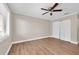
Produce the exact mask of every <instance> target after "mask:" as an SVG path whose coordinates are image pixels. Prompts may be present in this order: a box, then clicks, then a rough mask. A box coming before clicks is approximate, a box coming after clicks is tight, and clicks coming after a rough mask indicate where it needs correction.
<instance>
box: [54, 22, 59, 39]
mask: <svg viewBox="0 0 79 59" xmlns="http://www.w3.org/2000/svg"><path fill="white" fill-rule="evenodd" d="M59 23H60V22H59V21H55V22H53V37H55V38H59Z"/></svg>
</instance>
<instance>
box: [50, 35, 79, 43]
mask: <svg viewBox="0 0 79 59" xmlns="http://www.w3.org/2000/svg"><path fill="white" fill-rule="evenodd" d="M50 37H53V36H50ZM53 38H55V37H53ZM56 39H58V38H56ZM60 40H62V39H60ZM63 41H67V42H70V43H73V44H78V43H79V42H74V41H68V40H63Z"/></svg>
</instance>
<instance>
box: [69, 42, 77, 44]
mask: <svg viewBox="0 0 79 59" xmlns="http://www.w3.org/2000/svg"><path fill="white" fill-rule="evenodd" d="M69 42H71V43H73V44H78V42H74V41H69Z"/></svg>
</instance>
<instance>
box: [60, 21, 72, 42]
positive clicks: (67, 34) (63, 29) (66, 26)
mask: <svg viewBox="0 0 79 59" xmlns="http://www.w3.org/2000/svg"><path fill="white" fill-rule="evenodd" d="M60 39H62V40H65V41H70V39H71V20H64V21H62V22H61V23H60Z"/></svg>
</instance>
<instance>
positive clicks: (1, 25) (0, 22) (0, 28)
mask: <svg viewBox="0 0 79 59" xmlns="http://www.w3.org/2000/svg"><path fill="white" fill-rule="evenodd" d="M3 33H4V21H3V16H2V15H1V14H0V34H3Z"/></svg>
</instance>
